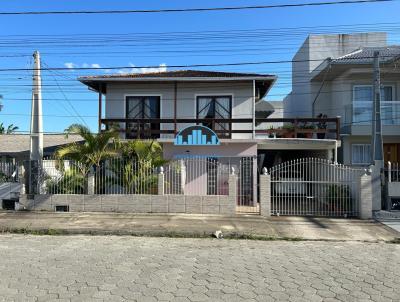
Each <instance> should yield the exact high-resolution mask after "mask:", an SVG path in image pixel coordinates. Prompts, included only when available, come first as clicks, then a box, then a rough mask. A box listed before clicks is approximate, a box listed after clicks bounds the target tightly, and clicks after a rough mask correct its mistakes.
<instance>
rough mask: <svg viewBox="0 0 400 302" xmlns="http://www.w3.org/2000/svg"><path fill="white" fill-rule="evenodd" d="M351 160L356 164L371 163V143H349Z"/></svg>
mask: <svg viewBox="0 0 400 302" xmlns="http://www.w3.org/2000/svg"><path fill="white" fill-rule="evenodd" d="M351 162H352V163H353V164H356V165H357V164H369V163H371V145H370V144H353V145H351Z"/></svg>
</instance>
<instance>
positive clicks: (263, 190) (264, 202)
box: [260, 168, 271, 217]
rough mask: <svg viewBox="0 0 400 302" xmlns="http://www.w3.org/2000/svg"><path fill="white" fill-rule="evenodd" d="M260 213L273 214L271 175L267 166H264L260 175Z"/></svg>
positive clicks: (263, 214)
mask: <svg viewBox="0 0 400 302" xmlns="http://www.w3.org/2000/svg"><path fill="white" fill-rule="evenodd" d="M260 215H261V216H264V217H269V216H271V175H269V174H268V171H267V168H263V173H262V174H261V175H260Z"/></svg>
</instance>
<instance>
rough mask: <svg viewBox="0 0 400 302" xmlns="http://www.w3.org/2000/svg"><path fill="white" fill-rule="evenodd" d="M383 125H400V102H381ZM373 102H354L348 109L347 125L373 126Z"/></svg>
mask: <svg viewBox="0 0 400 302" xmlns="http://www.w3.org/2000/svg"><path fill="white" fill-rule="evenodd" d="M381 119H382V125H400V101H391V102H381ZM371 122H372V102H354V103H353V104H352V105H349V106H347V107H346V123H351V124H352V125H354V126H356V125H371Z"/></svg>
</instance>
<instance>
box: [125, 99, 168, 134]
mask: <svg viewBox="0 0 400 302" xmlns="http://www.w3.org/2000/svg"><path fill="white" fill-rule="evenodd" d="M126 118H127V119H147V118H160V97H159V96H127V97H126ZM126 130H127V133H126V138H159V137H160V134H159V133H154V132H151V131H157V130H160V123H127V124H126Z"/></svg>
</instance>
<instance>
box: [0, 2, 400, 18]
mask: <svg viewBox="0 0 400 302" xmlns="http://www.w3.org/2000/svg"><path fill="white" fill-rule="evenodd" d="M394 1H397V0H344V1H325V2H304V3H296V4H276V5H251V6H229V7H202V8H200V7H197V8H173V9H135V10H96V11H95V10H85V11H84V10H82V11H24V12H0V15H8V16H12V15H71V14H74V15H77V14H79V15H83V14H143V13H145V14H147V13H186V12H212V11H238V10H259V9H276V8H296V7H312V6H327V5H347V4H368V3H380V2H394Z"/></svg>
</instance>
